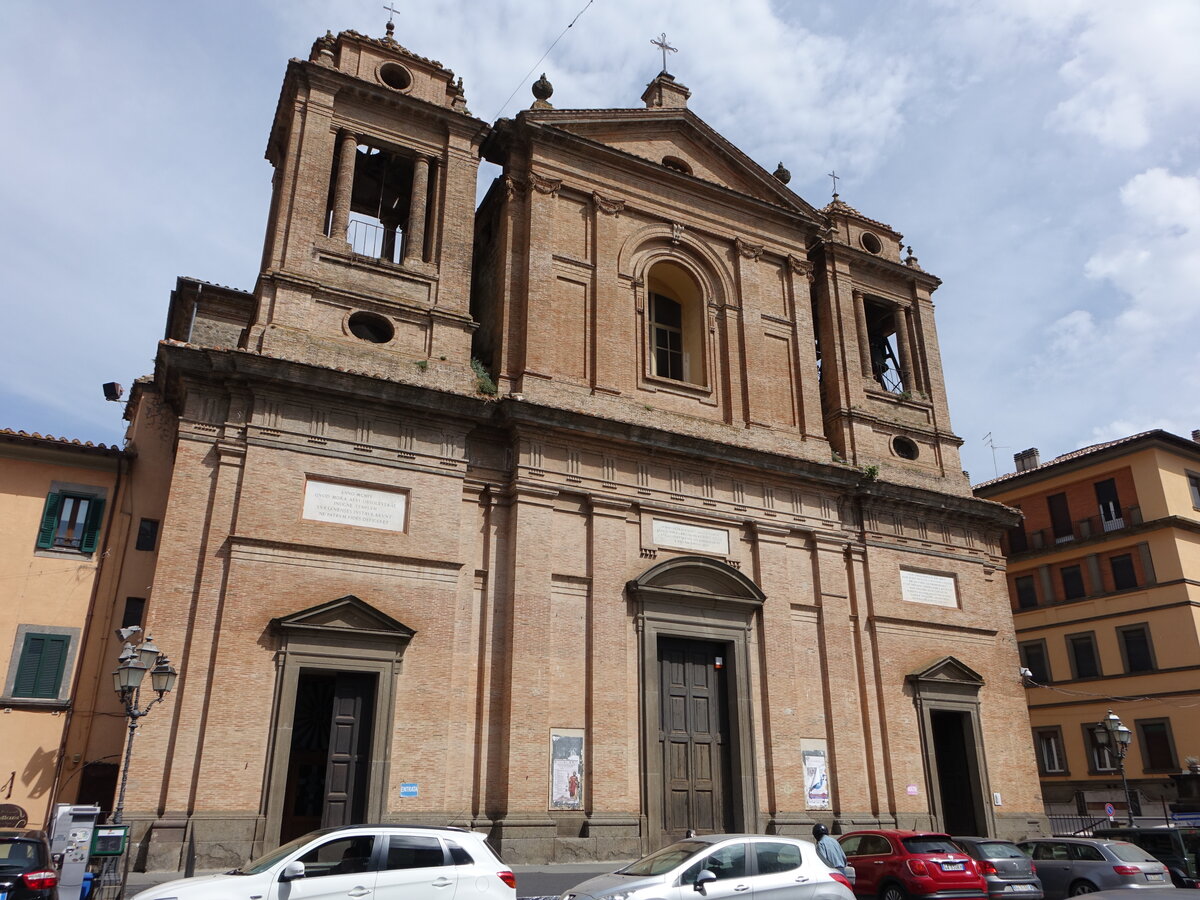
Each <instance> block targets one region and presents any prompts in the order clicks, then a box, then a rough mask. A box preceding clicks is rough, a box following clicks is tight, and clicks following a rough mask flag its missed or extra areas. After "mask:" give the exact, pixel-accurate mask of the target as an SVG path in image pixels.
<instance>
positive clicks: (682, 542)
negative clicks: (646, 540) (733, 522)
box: [652, 519, 729, 556]
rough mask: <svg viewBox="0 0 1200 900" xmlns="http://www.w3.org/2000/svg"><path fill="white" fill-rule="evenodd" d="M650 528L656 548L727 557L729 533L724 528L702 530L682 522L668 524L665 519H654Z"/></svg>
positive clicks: (699, 527) (697, 526)
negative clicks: (693, 551)
mask: <svg viewBox="0 0 1200 900" xmlns="http://www.w3.org/2000/svg"><path fill="white" fill-rule="evenodd" d="M652 528H653V530H652V536H653V538H654V543H655V545H656V546H658V547H675V548H677V549H679V550H698V551H699V552H701V553H717V554H720V555H721V556H728V555H729V532H728V531H726V530H725V529H724V528H703V527H701V526H699V525H684V524H683V523H682V522H668V521H667V520H666V519H654V520H653V522H652Z"/></svg>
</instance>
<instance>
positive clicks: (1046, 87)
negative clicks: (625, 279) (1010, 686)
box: [0, 0, 1200, 482]
mask: <svg viewBox="0 0 1200 900" xmlns="http://www.w3.org/2000/svg"><path fill="white" fill-rule="evenodd" d="M395 6H396V10H397V13H396V39H397V40H398V41H399V42H400V43H401V44H403V45H404V46H405V47H407V48H408V49H410V50H412V51H413V52H415V53H418V54H420V55H423V56H427V57H432V58H434V59H438V60H440V61H441V62H443V63H444V64H445V65H447V66H449V67H450V68H452V69H453V70H454V71H455V72H456V73H457V74H458V75H461V76H462V78H463V81H464V84H465V88H466V94H467V101H468V105H469V107H470V110H471V112H472V113H474V114H475V115H477V116H478V117H480V118H482V119H484V120H485V121H489V122H490V121H494V120H495V119H496V118H498V117H499V116H501V115H507V116H511V115H514V114H515V113H516V112H517V111H519V110H520V109H521V108H524V107H527V106H528V105H529V104H530V103H531V102H532V97H531V95H530V93H529V84H530V83H532V82H533V81H534V80H536V78H537V76H538V75H539V74H540V73H541V72H543V71H544V72H545V73H546V77H547V78H548V79H549V80H550V81H551V82H552V83H553V84H554V96H553V98H552V102H553V103H554V105H555V106H556V107H558V108H603V107H622V106H624V107H636V106H640V105H641V104H640V101H639V97H640V95H641V93H642V90H643V89H644V87H645V85H646V83H647V82H649V81H650V79H652V78H653V77H654V76H655V75H656V74H657V73H658V71H659V69H660V67H661V57H660V52H659V50H658V49H657V48H655V47H654V46H652V45H651V44H650V41H651V39H653V38H655V37H656V36H658V35H659V34H660V33H663V32H665V33H666V35H667V38H668V40H669V42H670V43H671V44H672V45H673V46H674V47H676V48H678V52H676V53H672V54H670V58H669V59H668V62H667V65H668V68H669V70H670V71H671V73H672V74H674V75H675V77H676V78H677V79H678V80H679V81H680V82H682V83H684V84H685V85H687V86H688V87H689V88H690V89H691V91H692V96H691V99H690V100H689V107H690V108H691V109H692V110H693V111H694V112H695V113H697V114H698V115H699V116H700V117H701V118H702V119H704V120H705V121H706V122H708V123H709V124H710V125H711V126H713V127H714V128H716V129H717V130H718V131H719V132H721V133H722V134H723V135H724V136H725V137H727V138H728V139H730V140H731V141H732V142H733V143H735V144H737V145H738V146H739V147H740V148H741V149H742V150H743V151H745V152H746V153H747V154H748V155H749V156H750V157H751V158H753V159H754V160H755V161H756V162H758V163H759V164H761V165H763V166H764V167H765V168H766V169H767V170H768V171H773V170H774V168H775V166H776V164H777V163H778V162H783V164H784V165H785V166H786V167H787V168H788V169H789V170H790V171H791V173H792V181H791V183H790V184H789V187H790V188H791V189H792V190H794V191H795V192H796V193H798V194H799V195H800V196H801V197H803V198H804V199H805V200H807V201H808V202H810V203H812V204H813V205H815V206H818V207H821V206H824V205H825V204H826V203H827V202H828V201H829V199H830V193H831V190H832V188H831V179H830V178H829V177H828V174H827V173H829V172H831V171H836V172H837V175H838V177H839V182H838V191H839V193H840V195H841V198H842V199H843V200H845V201H846V202H847V203H849V204H851V205H852V206H854V207H855V208H856V209H858V210H859V211H860V212H862V213H863V214H864V215H866V216H869V217H871V218H874V219H878V220H881V221H884V222H887V223H888V224H890V225H891V226H892V227H893V228H895V229H896V230H897V231H900V232H901V233H903V234H904V235H905V242H906V243H908V244H911V245H912V247H913V252H914V253H915V255H916V256H917V257H918V258H919V259H920V262H921V266H922V267H923V268H924V269H926V270H927V271H929V272H931V273H933V274H935V275H937V276H938V277H940V278H941V279H942V280H943V285H942V287H941V288H939V290H938V291H937V293H936V294H935V295H934V302H935V304H936V307H937V326H938V335H939V341H940V345H941V353H942V361H943V366H944V372H945V378H946V384H947V391H948V393H949V398H950V411H951V424H952V427H953V429H954V431H955V433H957V434H958V435H959V436H960V437H961V438H962V439H963V442H964V443H963V448H962V456H963V466H964V468H965V469H967V470H968V471H969V472H970V475H971V479H972V481H973V482H980V481H983V480H986V479H989V478H992V477H994V476H995V475H997V474H1004V473H1006V472H1010V471H1012V469H1013V463H1012V455H1013V453H1015V452H1017V451H1019V450H1023V449H1025V448H1027V447H1037V448H1039V449H1040V451H1041V458H1042V460H1043V461H1045V460H1047V459H1050V458H1052V457H1054V456H1056V455H1058V454H1061V453H1066V452H1069V451H1071V450H1074V449H1077V448H1079V447H1082V446H1086V445H1088V444H1092V443H1096V442H1098V441H1104V440H1110V439H1112V438H1116V437H1121V436H1124V435H1128V434H1132V433H1135V432H1138V431H1143V430H1146V429H1150V428H1165V429H1167V430H1169V431H1173V432H1175V433H1176V434H1181V435H1184V436H1188V435H1190V434H1191V432H1192V430H1193V429H1197V428H1200V366H1197V364H1196V354H1195V351H1194V347H1195V345H1196V342H1197V335H1198V333H1200V332H1198V330H1197V326H1198V325H1200V322H1198V321H1197V320H1198V319H1200V298H1198V296H1197V293H1198V288H1200V129H1198V128H1197V127H1196V123H1197V122H1200V53H1197V52H1196V48H1197V47H1200V3H1197V2H1195V0H1143V2H1142V3H1140V4H1137V5H1136V6H1134V5H1130V4H1128V3H1118V2H1115V0H1054V2H1045V0H970V2H968V0H892V2H882V0H881V2H867V0H782V2H769V0H737V2H736V3H734V2H729V0H660V2H655V3H653V4H651V3H647V2H645V0H591V2H590V3H589V2H588V0H395ZM382 7H383V3H382V2H380V0H338V2H334V0H286V2H285V0H202V2H190V3H167V2H152V0H106V2H103V3H96V2H84V0H59V2H55V3H47V2H44V0H3V2H0V33H3V34H4V35H5V38H6V40H5V51H4V53H2V54H0V113H2V114H3V119H2V120H0V121H3V123H4V126H5V128H4V131H5V137H4V138H3V139H2V140H0V248H3V249H2V250H0V260H2V262H0V428H5V427H7V428H13V429H21V430H25V431H36V432H40V433H43V434H54V435H56V436H66V437H70V438H78V439H81V440H90V441H94V442H104V443H109V444H112V443H118V444H119V443H120V442H121V440H122V437H123V434H124V423H123V421H122V418H121V414H122V405H121V404H119V403H111V402H106V401H105V400H104V398H103V393H102V390H101V385H102V384H103V383H104V382H109V381H116V382H120V383H122V384H124V385H125V386H126V388H128V386H129V385H130V384H131V383H132V381H133V380H134V379H135V378H136V377H138V376H139V375H143V374H148V373H149V372H150V371H151V370H152V367H153V358H154V354H155V350H156V346H155V343H156V341H157V340H159V339H160V338H161V337H162V335H163V329H164V325H165V316H166V309H167V301H168V298H169V294H170V291H171V290H172V288H173V287H174V285H175V279H176V277H177V276H180V275H186V276H191V277H196V278H201V279H204V280H206V281H211V282H216V283H219V284H227V285H231V286H234V287H239V288H243V289H246V290H252V289H253V288H254V282H255V277H256V275H257V271H258V264H259V260H260V255H261V252H262V237H263V230H264V226H265V223H266V214H267V203H268V199H269V193H270V181H271V167H270V165H269V164H268V163H267V162H266V161H265V159H264V158H263V154H264V151H265V148H266V141H267V133H268V129H269V127H270V124H271V120H272V117H273V115H274V111H275V104H276V100H277V98H278V92H279V87H280V84H281V82H282V78H283V73H284V69H285V66H286V62H287V60H288V59H289V58H291V57H301V58H306V57H307V56H308V52H309V48H310V47H311V45H312V42H313V40H314V39H315V38H316V37H318V36H320V35H323V34H324V33H325V32H326V31H327V30H330V31H333V32H334V33H336V32H338V31H340V30H344V29H354V30H357V31H360V32H363V33H365V34H369V35H371V36H374V37H382V36H383V34H384V25H385V23H386V21H387V17H388V13H387V12H386V11H384V9H383V8H382ZM581 10H582V14H580V11H581ZM577 15H578V18H577V19H576V16H577ZM572 20H575V22H574V24H573V25H572V26H571V27H570V28H567V25H568V23H570V22H572ZM564 29H565V33H564ZM556 39H558V42H557V44H554V42H555V40H556ZM552 44H554V46H553V49H552V50H551V51H550V52H549V54H548V55H546V56H545V59H544V60H541V61H539V59H540V58H541V57H542V56H543V54H545V53H546V51H547V49H548V48H550V47H551V45H552ZM513 91H516V94H515V97H513V99H512V100H511V102H509V101H508V98H509V97H510V95H511V94H512V92H513ZM506 103H507V105H506ZM494 175H495V169H494V167H490V166H484V167H482V169H481V178H482V179H486V180H490V179H491V178H492V177H494ZM481 183H482V182H481ZM989 436H990V437H989Z"/></svg>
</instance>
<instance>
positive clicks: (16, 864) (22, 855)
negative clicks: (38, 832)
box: [0, 841, 41, 875]
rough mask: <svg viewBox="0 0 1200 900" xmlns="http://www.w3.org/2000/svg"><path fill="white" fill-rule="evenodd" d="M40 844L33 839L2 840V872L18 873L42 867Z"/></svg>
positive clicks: (0, 853) (0, 843) (0, 866)
mask: <svg viewBox="0 0 1200 900" xmlns="http://www.w3.org/2000/svg"><path fill="white" fill-rule="evenodd" d="M38 856H39V854H38V846H37V844H35V843H33V841H4V842H0V872H6V873H8V874H10V875H17V874H20V873H22V872H32V871H33V870H34V869H38V868H41V865H40V861H39V859H38Z"/></svg>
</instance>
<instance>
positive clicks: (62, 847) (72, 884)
mask: <svg viewBox="0 0 1200 900" xmlns="http://www.w3.org/2000/svg"><path fill="white" fill-rule="evenodd" d="M99 815H100V807H99V806H72V805H71V804H69V803H59V804H58V805H57V806H55V807H54V825H53V828H52V829H51V831H50V852H51V853H53V854H54V855H55V858H61V859H62V865H61V866H60V867H59V875H58V894H59V896H60V897H63V898H74V897H78V896H79V888H80V886H81V885H82V884H83V873H84V872H85V871H86V870H87V864H88V856H89V855H91V852H92V832H93V831H95V828H96V818H97V817H98V816H99Z"/></svg>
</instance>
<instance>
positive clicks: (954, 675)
mask: <svg viewBox="0 0 1200 900" xmlns="http://www.w3.org/2000/svg"><path fill="white" fill-rule="evenodd" d="M908 678H909V680H910V681H921V682H940V683H943V684H965V685H972V686H974V687H982V686H983V676H982V675H980V674H979V673H978V672H976V671H975V670H974V669H972V668H971V667H970V666H968V665H967V664H966V663H964V662H962V661H961V660H958V659H955V658H954V657H953V656H944V657H942V658H941V659H939V660H938V661H937V662H935V663H934V664H933V665H931V666H928V667H926V668H924V669H921V670H920V671H918V672H912V673H910V674H909V676H908Z"/></svg>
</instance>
